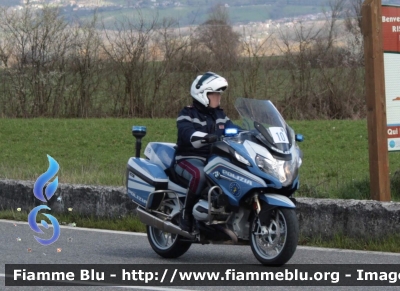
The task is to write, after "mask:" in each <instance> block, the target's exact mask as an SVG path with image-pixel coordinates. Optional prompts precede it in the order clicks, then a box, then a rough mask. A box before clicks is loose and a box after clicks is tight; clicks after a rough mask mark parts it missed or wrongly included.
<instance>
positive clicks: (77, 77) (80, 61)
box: [66, 14, 103, 117]
mask: <svg viewBox="0 0 400 291" xmlns="http://www.w3.org/2000/svg"><path fill="white" fill-rule="evenodd" d="M97 22H98V21H97V15H96V14H95V15H94V16H93V19H92V20H91V21H90V22H87V23H83V24H79V25H76V26H75V27H74V29H73V37H74V46H73V48H72V49H71V54H70V55H69V60H70V62H69V70H70V73H71V75H72V76H71V77H72V80H71V81H72V83H73V84H74V86H73V87H72V88H74V90H72V91H71V92H70V94H69V95H70V96H69V100H70V102H68V103H69V104H68V103H67V104H66V106H68V105H69V108H70V110H71V111H72V112H71V113H73V115H75V116H78V117H88V116H90V115H91V114H93V115H96V113H97V114H99V113H100V112H101V106H102V104H103V102H101V101H102V100H96V93H97V92H98V90H99V87H100V84H101V73H100V62H101V61H100V53H101V52H100V50H101V45H102V40H101V37H100V35H99V31H98V30H97V29H96V25H97ZM71 93H72V94H71ZM71 101H72V102H71ZM96 101H97V102H96ZM93 111H94V112H93Z"/></svg>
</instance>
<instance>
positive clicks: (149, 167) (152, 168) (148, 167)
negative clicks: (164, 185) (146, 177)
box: [131, 158, 168, 180]
mask: <svg viewBox="0 0 400 291" xmlns="http://www.w3.org/2000/svg"><path fill="white" fill-rule="evenodd" d="M131 160H132V162H133V163H135V164H136V165H137V166H138V167H139V168H140V169H143V170H144V171H146V172H147V173H148V174H150V176H151V177H153V178H154V179H160V180H165V179H167V180H168V177H167V175H166V174H165V172H164V171H163V170H162V169H161V167H160V166H159V165H156V164H153V163H151V162H150V161H147V160H145V159H132V158H131Z"/></svg>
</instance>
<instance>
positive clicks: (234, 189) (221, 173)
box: [204, 156, 267, 206]
mask: <svg viewBox="0 0 400 291" xmlns="http://www.w3.org/2000/svg"><path fill="white" fill-rule="evenodd" d="M204 172H205V173H206V175H207V176H208V177H209V178H210V179H211V180H212V181H213V182H214V183H215V184H217V185H219V187H220V188H221V189H222V191H223V192H224V193H225V195H226V196H227V197H228V199H229V202H230V204H231V205H233V206H239V201H240V200H241V198H242V197H243V196H244V195H245V194H246V193H248V192H249V191H250V190H252V189H254V188H265V187H267V184H266V183H265V181H264V180H263V179H261V178H259V177H257V176H255V175H253V174H251V173H249V172H247V171H246V170H244V169H242V168H240V167H237V166H235V165H233V164H232V163H230V162H229V161H227V160H225V159H223V158H220V157H218V156H215V157H213V158H211V159H209V162H208V164H207V165H206V166H205V168H204Z"/></svg>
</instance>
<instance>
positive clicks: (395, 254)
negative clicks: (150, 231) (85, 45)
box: [0, 219, 400, 257]
mask: <svg viewBox="0 0 400 291" xmlns="http://www.w3.org/2000/svg"><path fill="white" fill-rule="evenodd" d="M0 222H5V223H15V224H28V223H27V222H23V221H14V220H6V219H0ZM50 226H51V225H50ZM60 227H61V228H66V229H75V230H84V231H93V232H103V233H115V234H126V235H136V236H147V234H145V233H141V232H130V231H119V230H108V229H97V228H85V227H72V226H64V225H60ZM297 249H300V250H306V251H321V252H346V253H359V254H376V255H387V256H399V257H400V253H390V252H379V251H361V250H350V249H335V248H322V247H309V246H298V247H297Z"/></svg>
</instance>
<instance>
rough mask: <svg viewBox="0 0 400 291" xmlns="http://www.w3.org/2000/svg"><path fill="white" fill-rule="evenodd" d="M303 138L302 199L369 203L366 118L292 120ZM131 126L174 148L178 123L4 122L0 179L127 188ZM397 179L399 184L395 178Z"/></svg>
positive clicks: (395, 192) (399, 156) (396, 161)
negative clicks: (51, 167)
mask: <svg viewBox="0 0 400 291" xmlns="http://www.w3.org/2000/svg"><path fill="white" fill-rule="evenodd" d="M288 123H289V125H291V126H292V127H293V128H294V130H295V131H296V132H297V133H302V134H303V135H304V136H305V141H304V142H303V143H301V144H300V147H301V149H302V150H303V152H304V158H303V165H302V167H301V168H300V185H301V186H300V189H299V191H298V192H297V194H296V195H297V196H298V197H299V196H302V197H316V198H345V199H369V165H368V140H367V126H366V120H357V121H354V120H317V121H293V122H291V121H289V122H288ZM132 125H144V126H147V132H148V133H147V135H146V137H144V138H143V147H142V151H141V153H143V150H144V147H145V146H146V145H147V143H148V142H149V141H163V142H176V134H177V130H176V125H175V120H174V119H40V118H38V119H0V140H1V143H0V178H1V179H4V178H9V179H21V180H31V181H35V180H36V179H37V178H38V177H39V176H40V175H41V174H42V173H43V172H45V171H46V170H47V168H48V160H47V157H46V155H47V154H48V155H50V156H52V157H53V158H54V159H56V160H57V161H58V163H59V165H60V170H59V172H58V177H59V182H60V183H79V184H97V185H116V186H124V176H125V167H126V163H127V161H128V158H129V157H131V156H134V155H135V139H134V137H133V136H132V134H131V127H132ZM389 163H390V178H391V180H392V187H393V189H392V200H395V201H399V200H400V193H399V192H400V182H399V180H400V178H398V176H400V175H395V172H396V171H400V153H398V152H396V153H389ZM396 177H397V178H396Z"/></svg>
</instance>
